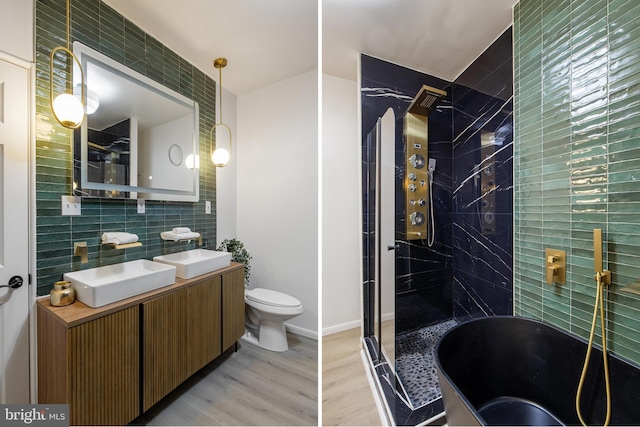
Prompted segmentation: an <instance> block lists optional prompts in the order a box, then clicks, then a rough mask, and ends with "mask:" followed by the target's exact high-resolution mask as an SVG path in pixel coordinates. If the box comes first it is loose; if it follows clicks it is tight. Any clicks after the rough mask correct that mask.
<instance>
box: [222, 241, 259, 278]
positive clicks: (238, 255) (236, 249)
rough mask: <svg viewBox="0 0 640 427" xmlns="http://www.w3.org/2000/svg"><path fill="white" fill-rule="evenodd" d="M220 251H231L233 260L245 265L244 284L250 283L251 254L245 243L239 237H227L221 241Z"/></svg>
mask: <svg viewBox="0 0 640 427" xmlns="http://www.w3.org/2000/svg"><path fill="white" fill-rule="evenodd" d="M216 250H218V251H226V252H230V253H231V260H232V261H235V262H239V263H240V264H243V265H244V284H245V286H247V285H248V284H249V276H250V275H251V266H250V265H249V261H251V255H250V254H249V251H248V250H246V249H245V247H244V244H243V243H242V242H241V241H240V240H238V239H225V240H223V241H222V243H220V245H219V246H218V248H217V249H216Z"/></svg>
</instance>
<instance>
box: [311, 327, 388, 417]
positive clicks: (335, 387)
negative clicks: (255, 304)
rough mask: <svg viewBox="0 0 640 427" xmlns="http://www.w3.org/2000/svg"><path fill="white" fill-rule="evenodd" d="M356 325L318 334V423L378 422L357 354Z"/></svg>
mask: <svg viewBox="0 0 640 427" xmlns="http://www.w3.org/2000/svg"><path fill="white" fill-rule="evenodd" d="M360 349H361V345H360V328H356V329H350V330H348V331H344V332H339V333H337V334H331V335H326V336H324V337H322V424H323V425H325V426H379V425H381V421H380V417H379V416H378V409H377V408H376V404H375V401H374V399H373V392H372V390H371V389H370V387H369V382H368V381H367V377H366V373H365V372H366V371H365V367H364V364H363V363H362V358H361V357H360Z"/></svg>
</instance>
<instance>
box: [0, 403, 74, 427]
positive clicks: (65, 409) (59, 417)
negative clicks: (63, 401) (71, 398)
mask: <svg viewBox="0 0 640 427" xmlns="http://www.w3.org/2000/svg"><path fill="white" fill-rule="evenodd" d="M0 408H1V410H2V411H1V412H0V426H24V425H33V426H47V427H49V426H51V427H62V426H64V427H68V426H69V405H0Z"/></svg>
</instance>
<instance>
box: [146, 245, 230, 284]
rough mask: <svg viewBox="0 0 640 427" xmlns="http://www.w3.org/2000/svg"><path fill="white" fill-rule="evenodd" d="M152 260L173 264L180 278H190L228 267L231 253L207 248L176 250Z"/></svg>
mask: <svg viewBox="0 0 640 427" xmlns="http://www.w3.org/2000/svg"><path fill="white" fill-rule="evenodd" d="M153 260H154V261H156V262H162V263H166V264H170V265H173V266H175V267H176V276H178V277H180V278H181V279H191V278H192V277H196V276H199V275H201V274H205V273H210V272H212V271H215V270H219V269H221V268H224V267H229V265H230V264H231V253H230V252H223V251H211V250H208V249H192V250H190V251H184V252H176V253H175V254H169V255H161V256H155V257H153Z"/></svg>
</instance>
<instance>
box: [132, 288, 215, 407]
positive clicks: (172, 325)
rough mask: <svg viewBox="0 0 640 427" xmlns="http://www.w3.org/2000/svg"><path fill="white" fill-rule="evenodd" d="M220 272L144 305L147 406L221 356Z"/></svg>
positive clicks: (144, 388)
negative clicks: (215, 275) (216, 275)
mask: <svg viewBox="0 0 640 427" xmlns="http://www.w3.org/2000/svg"><path fill="white" fill-rule="evenodd" d="M220 282H221V280H220V277H215V278H213V279H209V280H207V281H204V282H202V283H198V284H196V285H193V286H189V287H188V288H184V289H181V290H179V291H176V292H173V293H171V294H168V295H163V296H161V297H158V298H155V299H153V300H151V301H147V302H145V303H143V304H142V317H143V321H142V324H143V331H142V334H143V338H142V339H143V347H142V354H143V358H144V360H143V364H142V365H143V366H144V373H143V407H142V409H143V411H147V410H148V409H149V408H151V407H152V406H153V405H155V404H156V403H157V402H158V401H159V400H160V399H162V398H163V397H164V396H166V395H167V394H168V393H169V392H171V391H172V390H173V389H174V388H176V387H177V386H178V385H180V384H181V383H182V382H183V381H184V380H186V379H187V378H189V377H190V376H191V375H193V374H194V373H195V372H196V371H198V370H199V369H200V368H202V367H203V366H205V365H206V364H207V363H209V362H211V361H212V360H213V359H215V358H216V357H218V356H219V355H220V354H221V353H222V352H221V350H220V347H221V339H220V336H221V332H220V326H221V314H220V313H221V312H220V298H221V293H220Z"/></svg>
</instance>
